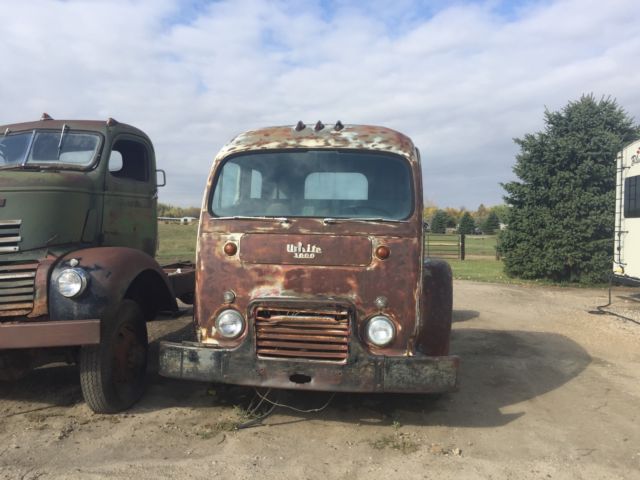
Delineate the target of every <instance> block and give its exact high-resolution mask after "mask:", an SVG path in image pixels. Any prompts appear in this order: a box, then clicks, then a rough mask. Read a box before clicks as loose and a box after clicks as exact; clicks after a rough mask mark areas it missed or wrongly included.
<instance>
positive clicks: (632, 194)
mask: <svg viewBox="0 0 640 480" xmlns="http://www.w3.org/2000/svg"><path fill="white" fill-rule="evenodd" d="M616 175H617V177H616V223H615V249H614V252H613V274H614V278H615V279H616V280H618V281H619V282H620V283H624V284H631V285H640V140H638V141H635V142H633V143H631V144H629V145H627V146H626V147H625V148H624V149H622V151H621V152H620V153H619V154H618V161H617V173H616Z"/></svg>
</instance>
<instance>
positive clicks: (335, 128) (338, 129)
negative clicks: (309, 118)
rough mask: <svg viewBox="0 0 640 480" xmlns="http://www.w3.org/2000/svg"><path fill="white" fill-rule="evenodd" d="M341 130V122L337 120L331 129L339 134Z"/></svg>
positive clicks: (342, 126)
mask: <svg viewBox="0 0 640 480" xmlns="http://www.w3.org/2000/svg"><path fill="white" fill-rule="evenodd" d="M343 128H344V125H343V124H342V122H341V121H340V120H338V121H337V122H336V125H335V126H334V127H333V129H334V130H335V131H336V132H339V131H340V130H342V129H343Z"/></svg>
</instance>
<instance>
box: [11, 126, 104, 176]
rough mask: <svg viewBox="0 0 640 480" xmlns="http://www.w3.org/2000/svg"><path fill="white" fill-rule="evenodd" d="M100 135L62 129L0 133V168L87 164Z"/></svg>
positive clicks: (93, 155)
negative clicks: (0, 134)
mask: <svg viewBox="0 0 640 480" xmlns="http://www.w3.org/2000/svg"><path fill="white" fill-rule="evenodd" d="M99 144H100V135H98V134H96V133H86V132H81V133H80V132H70V131H69V130H68V129H66V130H58V131H50V130H47V131H40V130H36V131H33V132H20V133H14V134H9V135H2V136H0V168H8V167H17V166H21V165H23V164H24V165H25V166H29V165H36V166H38V165H40V166H43V165H57V166H63V167H64V166H67V167H87V166H89V165H91V163H92V162H93V159H94V157H95V154H96V150H97V149H98V145H99Z"/></svg>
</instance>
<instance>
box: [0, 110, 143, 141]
mask: <svg viewBox="0 0 640 480" xmlns="http://www.w3.org/2000/svg"><path fill="white" fill-rule="evenodd" d="M63 125H66V126H67V127H69V128H70V129H71V130H89V131H96V132H101V133H105V132H106V131H107V130H108V129H111V130H114V131H115V130H117V131H119V132H122V131H127V132H130V133H133V134H135V135H140V136H142V137H145V138H147V135H146V134H145V133H144V132H143V131H142V130H140V129H138V128H136V127H133V126H131V125H128V124H126V123H120V122H118V121H117V120H114V119H112V118H109V119H107V120H54V119H52V118H51V117H49V116H48V115H47V114H43V116H42V118H41V119H40V120H36V121H33V122H22V123H11V124H7V125H0V135H4V134H5V133H6V132H7V131H8V132H10V133H16V132H25V131H27V132H28V131H30V130H35V129H48V130H59V129H62V126H63Z"/></svg>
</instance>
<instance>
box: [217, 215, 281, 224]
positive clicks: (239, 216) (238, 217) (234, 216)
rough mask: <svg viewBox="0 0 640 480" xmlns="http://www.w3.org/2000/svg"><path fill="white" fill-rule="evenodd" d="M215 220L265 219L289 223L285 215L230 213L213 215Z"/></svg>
mask: <svg viewBox="0 0 640 480" xmlns="http://www.w3.org/2000/svg"><path fill="white" fill-rule="evenodd" d="M215 218H216V220H267V221H273V222H280V223H289V219H288V218H287V217H249V216H246V215H232V216H230V217H215Z"/></svg>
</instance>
